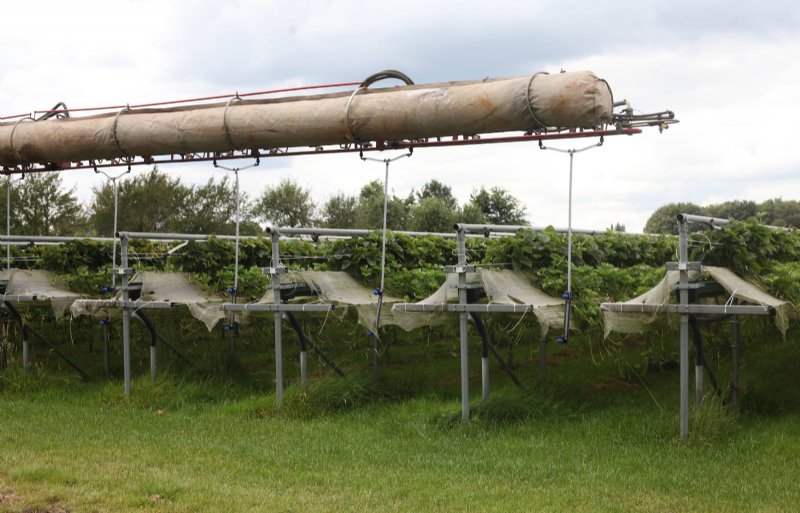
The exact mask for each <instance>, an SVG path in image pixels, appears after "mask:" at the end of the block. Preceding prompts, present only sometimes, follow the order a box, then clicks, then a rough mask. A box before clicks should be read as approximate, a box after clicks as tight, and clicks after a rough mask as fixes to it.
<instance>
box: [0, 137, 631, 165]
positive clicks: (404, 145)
mask: <svg viewBox="0 0 800 513" xmlns="http://www.w3.org/2000/svg"><path fill="white" fill-rule="evenodd" d="M641 133H642V129H641V128H636V127H623V128H619V129H613V130H581V131H577V132H572V131H558V132H542V133H523V134H520V135H510V136H509V135H496V134H481V135H480V136H478V135H477V134H476V135H473V136H468V135H464V136H454V137H452V138H445V137H437V138H429V139H423V140H414V141H410V140H405V141H371V142H361V143H357V144H344V145H331V146H323V147H314V148H311V149H305V148H261V149H252V150H251V149H244V150H232V151H226V152H197V153H185V154H179V155H169V156H159V157H152V156H149V157H140V156H134V155H131V156H130V157H127V158H112V159H95V160H84V161H78V162H70V163H68V164H69V167H68V168H67V167H65V165H64V164H59V163H53V164H47V165H44V164H26V165H19V166H15V167H13V168H10V167H6V168H3V169H2V174H20V173H37V172H45V171H63V170H65V169H72V170H74V169H86V168H89V169H97V168H106V167H118V166H140V165H147V166H152V165H162V164H179V163H186V162H213V161H226V160H237V159H252V158H273V157H296V156H300V155H330V154H338V153H363V152H368V151H385V150H407V149H410V148H414V149H419V148H442V147H448V146H476V145H477V146H479V145H484V144H504V143H513V142H532V141H536V142H538V141H552V140H562V139H582V138H589V137H601V136H602V137H610V136H615V135H628V136H630V135H636V134H641Z"/></svg>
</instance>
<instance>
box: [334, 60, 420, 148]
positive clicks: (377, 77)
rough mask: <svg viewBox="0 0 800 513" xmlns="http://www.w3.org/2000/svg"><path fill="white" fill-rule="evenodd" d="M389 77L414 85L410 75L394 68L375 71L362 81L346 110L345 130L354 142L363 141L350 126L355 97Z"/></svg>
mask: <svg viewBox="0 0 800 513" xmlns="http://www.w3.org/2000/svg"><path fill="white" fill-rule="evenodd" d="M389 78H395V79H397V80H400V81H402V82H404V83H405V84H406V85H414V81H413V80H411V79H410V78H409V77H408V75H406V74H405V73H403V72H401V71H397V70H394V69H386V70H383V71H379V72H377V73H373V74H372V75H370V76H368V77H367V78H366V79H364V81H363V82H361V85H359V86H358V89H356V90H355V91H353V94H351V95H350V99H348V100H347V108H345V110H344V130H345V134H344V136H345V138H346V139H347V140H348V141H350V142H352V143H359V142H362V141H361V140H360V139H359V138H358V137H356V135H355V134H354V133H353V128H352V127H351V126H350V106H351V105H352V104H353V98H355V97H356V94H358V92H359V91H362V90H365V89H367V88H368V87H369V86H371V85H372V84H374V83H375V82H380V81H381V80H386V79H389Z"/></svg>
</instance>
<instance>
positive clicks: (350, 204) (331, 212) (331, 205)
mask: <svg viewBox="0 0 800 513" xmlns="http://www.w3.org/2000/svg"><path fill="white" fill-rule="evenodd" d="M357 216H358V198H356V197H355V196H348V195H347V194H343V193H339V194H335V195H333V196H331V198H330V199H329V200H328V201H327V202H325V205H323V207H322V220H323V224H324V226H326V227H328V228H355V227H356V222H357Z"/></svg>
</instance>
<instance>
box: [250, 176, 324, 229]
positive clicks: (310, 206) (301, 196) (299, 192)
mask: <svg viewBox="0 0 800 513" xmlns="http://www.w3.org/2000/svg"><path fill="white" fill-rule="evenodd" d="M315 208H316V207H315V205H314V202H313V200H312V199H311V191H309V190H308V189H305V188H303V187H302V186H300V185H298V184H297V182H295V181H294V180H292V179H290V178H286V179H284V180H281V182H280V183H279V184H278V185H276V186H275V187H267V188H265V189H264V190H263V191H262V192H261V195H260V196H259V197H258V199H256V201H255V205H254V206H253V216H254V217H255V218H257V219H259V220H261V221H263V222H265V223H269V224H272V225H274V226H285V227H303V226H311V225H312V224H314V210H315Z"/></svg>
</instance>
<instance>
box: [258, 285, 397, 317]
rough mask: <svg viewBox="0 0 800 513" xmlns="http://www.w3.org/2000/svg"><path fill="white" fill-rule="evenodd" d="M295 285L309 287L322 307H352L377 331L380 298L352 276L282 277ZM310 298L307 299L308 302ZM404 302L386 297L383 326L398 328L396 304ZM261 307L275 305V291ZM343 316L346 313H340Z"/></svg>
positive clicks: (383, 309)
mask: <svg viewBox="0 0 800 513" xmlns="http://www.w3.org/2000/svg"><path fill="white" fill-rule="evenodd" d="M290 283H295V284H297V285H298V286H303V285H307V286H308V287H309V288H310V289H311V290H312V291H313V292H314V293H315V294H317V296H318V298H319V299H318V300H315V301H314V302H318V303H333V304H335V305H339V306H347V307H351V308H353V309H354V310H355V312H356V314H357V316H358V322H359V323H360V324H361V325H363V326H364V327H365V328H367V329H369V330H374V329H375V317H376V315H377V306H378V296H377V295H376V294H374V292H373V290H372V289H368V288H367V287H365V286H364V285H362V284H361V283H359V282H358V281H356V279H355V278H353V277H352V276H350V275H349V274H347V273H345V272H341V271H297V272H291V273H289V274H284V275H282V276H281V284H290ZM305 299H307V298H303V300H305ZM398 301H400V300H399V299H398V298H396V297H392V296H390V295H387V294H384V295H383V305H382V306H381V326H389V325H393V324H396V322H395V319H394V313H393V312H392V304H394V303H397V302H398ZM259 303H268V304H271V303H274V300H273V292H272V291H271V290H269V291H267V292H266V294H264V297H263V298H261V300H260V301H259ZM339 311H340V312H343V311H346V309H340V310H339Z"/></svg>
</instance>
